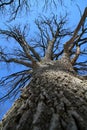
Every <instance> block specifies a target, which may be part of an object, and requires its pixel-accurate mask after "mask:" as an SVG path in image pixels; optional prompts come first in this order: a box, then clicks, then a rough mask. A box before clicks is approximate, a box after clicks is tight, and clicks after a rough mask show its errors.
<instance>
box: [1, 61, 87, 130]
mask: <svg viewBox="0 0 87 130" xmlns="http://www.w3.org/2000/svg"><path fill="white" fill-rule="evenodd" d="M1 125H2V128H1V130H87V81H86V80H82V79H80V78H78V77H77V76H76V75H75V74H73V73H72V72H70V71H68V70H67V69H66V68H65V67H64V66H63V67H62V65H61V64H60V65H59V64H55V65H54V64H53V63H51V62H50V64H49V66H48V67H46V66H45V65H44V67H40V68H37V69H36V70H35V71H34V74H33V78H32V80H31V82H30V84H29V85H28V86H27V87H26V88H24V89H23V92H22V94H21V96H20V98H19V99H18V100H17V101H15V103H14V105H13V106H12V108H11V109H10V110H9V112H8V113H7V114H6V116H5V117H4V118H3V120H2V123H1Z"/></svg>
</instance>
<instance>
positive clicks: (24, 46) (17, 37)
mask: <svg viewBox="0 0 87 130" xmlns="http://www.w3.org/2000/svg"><path fill="white" fill-rule="evenodd" d="M0 34H5V35H7V36H10V37H12V38H14V39H15V40H16V41H17V42H18V44H20V46H21V47H22V49H23V51H24V52H25V54H26V56H27V57H28V58H29V60H31V61H32V64H33V66H35V65H36V59H38V60H39V61H40V57H39V54H38V53H37V52H36V51H35V50H34V49H33V48H32V47H31V46H29V44H28V43H27V42H26V41H25V39H24V37H23V36H22V35H21V34H20V32H19V31H18V30H17V29H15V30H13V31H12V30H11V31H8V30H0ZM30 51H31V52H32V53H33V54H34V56H35V57H36V59H34V58H33V57H32V56H31V55H30Z"/></svg>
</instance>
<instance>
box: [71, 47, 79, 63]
mask: <svg viewBox="0 0 87 130" xmlns="http://www.w3.org/2000/svg"><path fill="white" fill-rule="evenodd" d="M79 55H80V47H79V45H76V52H75V55H74V57H73V58H72V59H71V64H72V65H74V64H75V63H76V60H77V59H78V57H79Z"/></svg>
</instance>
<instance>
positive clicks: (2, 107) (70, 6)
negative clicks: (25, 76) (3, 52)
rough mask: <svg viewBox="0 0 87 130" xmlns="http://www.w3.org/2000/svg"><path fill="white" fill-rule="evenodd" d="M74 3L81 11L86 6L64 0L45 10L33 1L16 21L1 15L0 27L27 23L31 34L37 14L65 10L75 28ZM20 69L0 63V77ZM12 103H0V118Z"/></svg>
mask: <svg viewBox="0 0 87 130" xmlns="http://www.w3.org/2000/svg"><path fill="white" fill-rule="evenodd" d="M73 1H74V0H73ZM76 4H78V6H79V8H80V9H81V11H82V12H83V11H84V8H85V7H86V6H87V0H75V2H70V0H65V5H64V7H62V8H60V7H59V5H58V7H57V9H55V8H54V6H53V7H51V9H50V8H48V9H47V10H45V11H43V10H42V7H43V3H42V1H40V2H39V4H38V7H37V6H36V5H35V4H34V3H33V4H32V6H31V8H30V11H31V12H30V13H29V14H28V15H27V17H26V15H24V14H22V16H21V17H18V18H17V19H16V21H12V22H11V23H8V22H6V19H5V18H4V17H3V16H2V17H1V21H0V27H1V28H2V29H4V28H5V24H8V25H15V24H16V23H17V24H19V23H20V24H21V25H24V24H25V23H29V24H30V31H29V35H32V36H33V32H34V31H35V28H36V26H35V25H34V20H35V19H36V18H38V16H40V15H45V16H47V17H50V16H51V15H52V12H53V13H54V14H56V15H59V14H60V13H61V14H65V12H66V11H67V12H68V14H69V15H68V18H69V22H68V24H67V25H68V26H69V27H72V28H75V27H76V25H77V24H78V22H79V19H80V13H79V10H78V8H77V5H76ZM0 45H3V46H6V45H7V42H6V41H5V40H4V39H3V38H2V39H1V40H0ZM9 46H10V47H13V46H15V44H9ZM9 68H10V69H9ZM20 69H22V68H20V66H17V67H16V66H10V67H6V65H5V64H2V65H0V78H1V77H3V76H5V75H8V74H10V73H12V72H13V70H14V71H15V72H16V71H19V70H20ZM4 92H5V91H2V90H0V94H3V93H4ZM12 103H13V101H11V100H8V101H7V102H5V103H0V119H2V116H3V115H4V114H5V113H6V111H8V109H9V108H10V107H11V105H12Z"/></svg>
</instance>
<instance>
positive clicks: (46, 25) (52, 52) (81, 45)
mask: <svg viewBox="0 0 87 130" xmlns="http://www.w3.org/2000/svg"><path fill="white" fill-rule="evenodd" d="M86 17H87V8H85V11H84V13H83V16H82V17H81V20H80V22H79V24H78V26H77V28H76V29H75V30H73V31H70V30H69V29H67V28H65V25H66V21H67V20H66V16H65V17H60V18H59V19H58V18H57V17H56V16H53V17H52V18H50V19H48V18H46V17H43V18H41V19H40V20H36V21H35V23H36V25H37V28H38V30H39V33H38V34H37V35H36V37H35V38H34V37H33V38H31V40H30V42H29V41H27V40H26V37H25V33H24V31H23V32H22V31H21V29H20V28H17V27H14V28H9V29H8V30H2V29H0V35H3V36H5V37H6V38H13V39H14V40H15V41H16V44H19V45H20V47H21V48H19V49H15V50H14V51H13V52H10V53H7V51H5V52H4V49H3V48H2V47H1V46H0V62H5V63H8V64H10V63H16V64H20V65H23V66H25V67H26V70H23V71H21V72H17V73H13V74H11V75H9V76H7V77H3V78H2V79H1V80H0V85H2V86H9V87H7V89H8V92H7V94H5V95H4V96H3V97H1V99H0V100H4V99H7V98H8V97H9V96H10V97H11V96H12V95H15V94H17V93H18V92H19V90H20V88H22V87H24V86H25V85H26V84H27V83H29V82H30V79H31V77H32V75H33V73H34V71H35V70H36V69H37V68H39V67H40V66H43V65H44V64H46V63H50V62H51V61H58V62H61V61H62V62H64V63H65V64H66V66H67V67H66V68H65V69H66V70H67V71H70V72H71V73H75V74H77V75H79V74H80V73H83V71H84V73H87V60H84V61H81V60H79V58H80V56H84V55H87V48H86V47H85V45H86V44H87V38H86V33H87V26H86ZM24 28H25V27H24ZM67 37H70V40H68V41H67V42H65V43H63V41H64V40H66V39H67ZM63 39H64V40H63ZM37 51H38V52H37ZM14 52H15V53H14Z"/></svg>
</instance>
